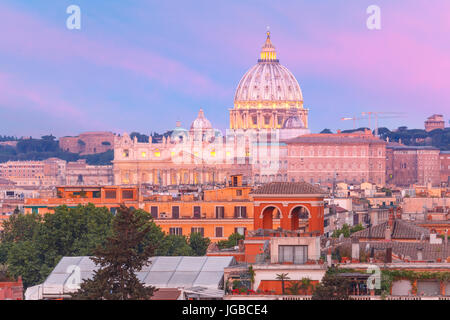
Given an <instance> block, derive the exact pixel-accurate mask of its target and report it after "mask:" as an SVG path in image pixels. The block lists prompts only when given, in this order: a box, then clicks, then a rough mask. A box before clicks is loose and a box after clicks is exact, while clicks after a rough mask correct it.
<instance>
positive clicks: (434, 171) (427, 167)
mask: <svg viewBox="0 0 450 320" xmlns="http://www.w3.org/2000/svg"><path fill="white" fill-rule="evenodd" d="M387 158H388V160H387V162H386V163H387V168H386V182H387V183H388V184H393V185H396V186H404V187H405V186H411V185H413V184H421V185H426V184H428V183H431V184H432V185H439V184H440V180H441V177H440V162H439V160H440V159H439V149H435V148H430V147H407V146H401V147H388V152H387Z"/></svg>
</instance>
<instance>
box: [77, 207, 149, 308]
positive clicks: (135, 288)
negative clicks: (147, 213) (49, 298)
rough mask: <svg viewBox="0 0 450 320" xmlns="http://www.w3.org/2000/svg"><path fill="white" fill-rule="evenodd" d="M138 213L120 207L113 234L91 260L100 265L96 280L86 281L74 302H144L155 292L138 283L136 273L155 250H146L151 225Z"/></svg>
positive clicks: (94, 278)
mask: <svg viewBox="0 0 450 320" xmlns="http://www.w3.org/2000/svg"><path fill="white" fill-rule="evenodd" d="M134 212H135V211H134V210H132V209H130V208H127V207H125V206H123V205H122V206H121V207H120V208H119V210H118V212H117V215H116V216H115V218H114V220H113V225H112V227H113V234H112V236H111V237H109V238H108V239H107V241H106V243H105V245H104V246H99V247H98V248H97V249H96V250H95V256H94V257H92V258H91V259H92V260H93V261H94V262H95V263H96V265H97V266H99V269H98V270H97V271H95V273H94V277H93V279H88V280H85V281H84V282H83V283H82V284H81V286H80V289H79V290H78V292H77V293H76V294H75V295H74V296H73V299H80V300H145V299H149V298H150V297H151V296H152V295H153V292H154V290H155V288H154V287H151V286H150V287H146V286H145V285H144V284H143V283H141V282H140V281H139V279H138V278H137V276H136V272H139V271H140V270H141V269H142V267H144V266H145V265H147V264H148V258H149V257H150V256H151V255H152V253H153V250H154V248H153V247H152V246H151V245H147V246H146V247H144V246H143V245H142V244H143V239H144V237H145V236H146V234H147V233H148V232H149V231H150V228H151V226H150V224H149V223H148V222H147V221H144V220H143V219H142V218H141V217H140V216H139V215H137V214H135V213H134Z"/></svg>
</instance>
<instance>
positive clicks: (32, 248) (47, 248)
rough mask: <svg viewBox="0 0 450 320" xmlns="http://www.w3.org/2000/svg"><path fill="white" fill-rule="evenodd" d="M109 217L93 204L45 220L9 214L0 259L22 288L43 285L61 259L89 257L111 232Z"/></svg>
mask: <svg viewBox="0 0 450 320" xmlns="http://www.w3.org/2000/svg"><path fill="white" fill-rule="evenodd" d="M111 221H112V214H111V213H110V212H109V210H108V209H106V208H96V207H95V206H94V205H93V204H89V205H87V206H78V207H76V208H68V207H66V206H61V207H58V208H56V209H55V212H54V213H48V214H46V215H45V216H44V217H41V216H39V215H38V214H18V215H12V216H11V217H10V218H9V219H8V220H7V221H5V222H4V227H5V229H4V232H3V233H2V234H1V242H0V260H1V262H6V263H7V265H8V269H9V270H11V272H12V274H13V275H14V276H15V277H17V276H19V275H22V277H23V281H24V286H25V287H28V286H31V285H35V284H38V283H40V282H42V281H43V280H44V279H45V278H46V277H47V276H48V275H49V273H50V272H51V270H52V269H53V268H54V267H55V266H56V264H57V263H58V262H59V260H60V259H61V258H62V257H63V256H82V255H92V254H93V252H94V249H95V248H96V247H97V246H98V245H99V244H102V243H104V242H105V241H106V237H107V236H108V235H109V234H110V232H111Z"/></svg>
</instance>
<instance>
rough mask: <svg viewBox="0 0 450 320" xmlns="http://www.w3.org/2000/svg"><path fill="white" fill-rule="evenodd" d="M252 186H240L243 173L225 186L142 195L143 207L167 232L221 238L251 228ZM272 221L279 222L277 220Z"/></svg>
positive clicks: (233, 177)
mask: <svg viewBox="0 0 450 320" xmlns="http://www.w3.org/2000/svg"><path fill="white" fill-rule="evenodd" d="M251 189H252V188H251V187H248V186H243V184H242V175H236V176H232V177H231V181H230V182H229V183H228V185H227V186H226V187H224V188H221V189H213V190H204V191H203V192H201V193H200V194H199V195H198V196H194V195H193V194H186V195H181V196H180V197H173V196H170V195H156V196H153V197H149V198H145V199H144V201H143V203H144V210H146V211H148V212H150V213H151V214H152V216H153V218H154V219H155V222H156V224H158V225H159V226H161V228H162V230H163V231H165V232H167V233H169V234H176V235H189V234H190V233H192V232H200V233H201V234H203V236H205V237H208V238H210V239H211V240H212V241H218V240H224V239H226V238H228V237H229V236H230V235H231V234H233V233H240V234H245V232H246V230H252V229H253V199H252V197H251V194H250V192H251ZM274 223H275V224H276V225H279V220H277V221H275V222H274Z"/></svg>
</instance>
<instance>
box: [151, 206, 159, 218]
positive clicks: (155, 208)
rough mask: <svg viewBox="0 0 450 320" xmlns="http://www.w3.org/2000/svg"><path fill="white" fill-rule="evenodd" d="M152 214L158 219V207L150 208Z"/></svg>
mask: <svg viewBox="0 0 450 320" xmlns="http://www.w3.org/2000/svg"><path fill="white" fill-rule="evenodd" d="M150 213H151V214H152V217H153V219H158V207H157V206H152V207H151V208H150Z"/></svg>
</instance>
